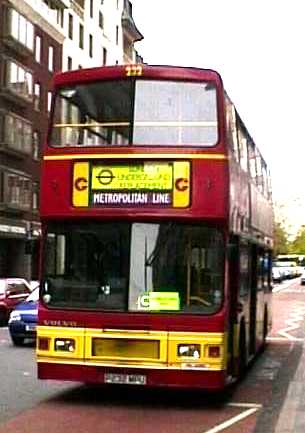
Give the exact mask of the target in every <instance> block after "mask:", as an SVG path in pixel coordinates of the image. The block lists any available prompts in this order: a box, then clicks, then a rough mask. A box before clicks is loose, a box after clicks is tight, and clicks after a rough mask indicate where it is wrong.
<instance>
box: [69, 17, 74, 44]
mask: <svg viewBox="0 0 305 433" xmlns="http://www.w3.org/2000/svg"><path fill="white" fill-rule="evenodd" d="M68 35H69V38H70V39H73V15H72V14H69V30H68Z"/></svg>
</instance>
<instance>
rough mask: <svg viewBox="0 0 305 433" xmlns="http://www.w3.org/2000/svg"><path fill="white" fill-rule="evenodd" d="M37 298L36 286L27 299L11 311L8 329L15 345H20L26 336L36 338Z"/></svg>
mask: <svg viewBox="0 0 305 433" xmlns="http://www.w3.org/2000/svg"><path fill="white" fill-rule="evenodd" d="M38 298H39V287H36V289H34V290H33V292H32V293H31V294H30V295H29V296H28V297H27V299H26V300H25V301H24V302H21V303H20V304H18V305H17V307H16V308H15V309H14V311H12V312H11V315H10V318H9V321H8V329H9V332H10V336H11V339H12V341H13V343H14V344H15V346H21V345H22V344H23V343H24V340H25V339H27V338H31V339H32V338H36V325H37V315H38Z"/></svg>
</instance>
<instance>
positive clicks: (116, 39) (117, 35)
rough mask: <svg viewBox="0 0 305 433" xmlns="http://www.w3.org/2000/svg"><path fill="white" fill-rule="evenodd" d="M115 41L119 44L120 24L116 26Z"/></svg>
mask: <svg viewBox="0 0 305 433" xmlns="http://www.w3.org/2000/svg"><path fill="white" fill-rule="evenodd" d="M115 42H116V44H117V45H119V26H116V29H115Z"/></svg>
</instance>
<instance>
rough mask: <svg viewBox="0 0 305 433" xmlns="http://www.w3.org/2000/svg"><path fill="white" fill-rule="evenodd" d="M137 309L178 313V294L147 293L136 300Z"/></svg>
mask: <svg viewBox="0 0 305 433" xmlns="http://www.w3.org/2000/svg"><path fill="white" fill-rule="evenodd" d="M138 309H139V310H147V311H162V310H164V311H179V310H180V298H179V293H178V292H147V293H145V294H143V295H140V296H139V298H138Z"/></svg>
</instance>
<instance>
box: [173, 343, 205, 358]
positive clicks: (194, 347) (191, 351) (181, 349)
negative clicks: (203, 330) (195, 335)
mask: <svg viewBox="0 0 305 433" xmlns="http://www.w3.org/2000/svg"><path fill="white" fill-rule="evenodd" d="M177 355H178V356H188V357H191V358H195V359H198V358H200V344H179V345H178V353H177Z"/></svg>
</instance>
